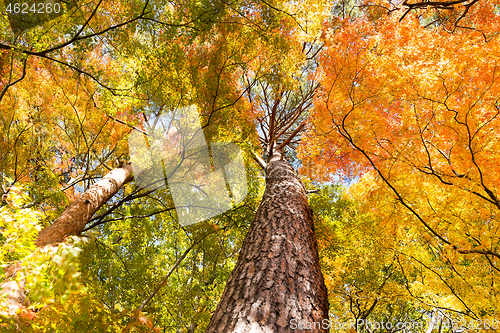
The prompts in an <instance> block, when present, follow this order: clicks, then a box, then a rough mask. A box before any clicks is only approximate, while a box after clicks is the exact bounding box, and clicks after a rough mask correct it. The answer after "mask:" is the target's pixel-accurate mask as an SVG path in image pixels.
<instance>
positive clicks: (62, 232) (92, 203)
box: [36, 164, 133, 247]
mask: <svg viewBox="0 0 500 333" xmlns="http://www.w3.org/2000/svg"><path fill="white" fill-rule="evenodd" d="M132 179H133V175H132V166H131V165H129V164H126V165H124V166H123V167H121V168H116V169H113V170H111V171H110V172H109V173H108V174H107V175H106V176H104V177H103V178H102V179H101V180H99V181H98V182H97V183H95V184H94V185H92V186H91V187H90V188H89V189H88V190H87V191H85V192H84V193H83V194H82V195H80V196H79V197H78V198H77V199H76V200H75V201H73V202H72V203H71V204H70V205H69V206H68V207H67V208H66V209H65V210H64V212H63V213H62V214H61V216H59V217H58V218H57V219H56V220H55V221H54V223H52V224H51V225H50V226H48V227H47V228H45V229H43V230H42V231H40V233H39V234H38V238H37V241H36V245H37V246H38V247H42V246H45V245H48V244H56V243H60V242H63V241H64V239H65V238H66V237H68V236H76V235H80V234H81V232H82V231H83V229H84V228H85V225H86V224H87V223H88V221H89V220H90V219H91V218H92V216H93V215H94V214H95V212H97V210H98V209H99V208H100V207H102V206H103V205H104V204H105V203H106V202H107V201H108V200H109V199H111V197H112V196H113V195H115V194H116V192H118V191H119V190H120V188H121V187H122V186H123V185H125V184H126V183H128V182H130V181H131V180H132Z"/></svg>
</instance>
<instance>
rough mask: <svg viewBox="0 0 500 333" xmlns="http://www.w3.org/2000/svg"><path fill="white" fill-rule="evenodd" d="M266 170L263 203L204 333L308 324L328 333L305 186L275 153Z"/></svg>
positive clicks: (271, 329) (294, 329)
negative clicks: (322, 324) (324, 321)
mask: <svg viewBox="0 0 500 333" xmlns="http://www.w3.org/2000/svg"><path fill="white" fill-rule="evenodd" d="M265 171H266V190H265V192H264V196H263V198H262V202H261V204H260V206H259V209H258V210H257V213H256V215H255V218H254V220H253V221H252V224H251V226H250V230H249V231H248V234H247V236H246V238H245V241H244V242H243V247H242V249H241V252H240V255H239V258H238V262H237V264H236V266H235V268H234V270H233V272H232V273H231V277H230V278H229V280H228V282H227V284H226V288H225V289H224V292H223V294H222V297H221V300H220V302H219V304H218V306H217V309H216V311H215V313H214V315H213V316H212V318H211V321H210V323H209V325H208V328H207V330H206V331H205V333H220V332H224V333H229V332H238V333H245V332H248V333H259V332H266V333H268V332H300V331H302V330H300V329H297V328H303V327H307V325H308V323H309V324H310V325H311V326H310V327H312V328H313V330H312V331H313V332H328V329H327V328H325V327H322V326H320V325H318V323H321V322H322V321H323V320H324V319H328V298H327V290H326V286H325V283H324V280H323V275H322V274H321V270H320V266H319V257H318V246H317V242H316V238H315V234H314V225H313V219H312V212H311V209H310V207H309V204H308V201H307V195H306V191H305V187H304V184H303V183H302V181H301V180H300V179H299V178H298V176H297V175H296V173H295V172H294V171H293V169H292V167H291V166H290V165H289V164H288V162H287V161H284V160H282V159H281V155H280V154H279V153H275V154H273V156H272V158H271V160H270V162H269V163H268V164H267V166H266V169H265ZM314 323H316V326H314V325H315V324H314ZM308 331H309V332H311V330H308Z"/></svg>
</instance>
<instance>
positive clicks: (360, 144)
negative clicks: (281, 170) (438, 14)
mask: <svg viewBox="0 0 500 333" xmlns="http://www.w3.org/2000/svg"><path fill="white" fill-rule="evenodd" d="M379 3H382V2H379ZM457 4H458V2H457ZM494 6H495V3H492V2H477V4H476V5H475V7H471V9H470V13H468V15H467V17H466V18H463V19H461V20H463V21H462V22H461V23H465V22H467V23H468V24H471V25H472V26H473V27H474V29H472V31H471V29H457V30H453V33H452V34H450V31H451V30H450V29H448V28H447V27H446V26H444V27H442V26H437V27H433V26H432V25H431V24H429V23H428V21H427V20H428V19H429V11H427V12H417V13H414V14H410V13H408V14H407V13H406V12H405V14H406V15H405V17H404V19H401V18H402V17H401V16H398V15H395V14H394V13H391V15H390V16H388V17H386V16H378V17H377V16H373V15H372V16H369V17H368V18H366V17H360V18H356V19H353V18H346V19H345V20H344V21H340V20H339V21H338V22H340V23H339V24H340V25H338V26H335V25H332V26H330V27H327V28H326V29H325V32H324V42H325V48H324V50H325V51H324V52H323V53H322V54H320V56H319V63H320V65H319V67H318V72H317V75H318V77H319V81H320V82H321V83H322V97H321V99H320V100H319V101H318V102H317V103H316V104H315V111H314V115H315V117H314V118H313V119H314V123H315V126H314V130H311V131H310V133H311V136H313V137H314V138H313V139H311V140H308V141H307V142H306V143H305V144H304V145H303V147H302V150H301V156H302V157H303V158H304V159H305V160H306V161H307V162H306V165H311V164H318V165H321V168H322V170H324V171H323V172H322V173H320V174H318V175H316V176H317V178H319V179H321V178H323V179H325V177H327V176H328V175H330V174H332V173H334V172H335V171H338V170H341V171H342V172H343V173H345V174H349V175H352V176H357V177H360V179H359V182H358V183H357V184H356V185H354V186H353V187H352V188H351V189H350V191H349V193H350V195H351V196H352V197H353V198H356V199H357V201H358V202H359V203H360V213H362V214H368V216H371V218H372V219H374V220H373V222H372V223H377V224H378V225H379V226H378V228H377V229H378V230H379V232H381V233H385V234H389V235H391V237H389V238H388V239H386V240H385V241H384V243H385V245H384V248H388V249H389V252H388V253H389V254H390V255H391V256H394V258H395V259H392V260H389V261H386V262H387V264H390V265H391V266H392V267H394V266H395V267H396V268H397V269H396V270H397V271H398V274H400V275H401V274H402V276H403V278H402V281H403V282H402V283H400V287H401V286H402V287H404V289H405V290H406V292H407V293H408V296H409V299H411V300H412V301H417V303H418V304H420V306H422V307H423V308H424V309H427V310H426V311H430V309H433V308H434V309H437V310H439V311H440V313H441V314H444V315H445V316H446V317H448V319H450V318H455V319H456V318H457V317H455V316H457V314H458V318H461V319H464V318H467V320H470V319H476V320H479V319H481V320H484V319H492V318H494V317H495V316H497V315H498V308H497V306H496V304H497V303H498V301H497V300H496V292H495V290H496V284H497V283H498V272H499V271H498V259H500V256H499V253H498V240H499V239H498V232H497V225H498V223H497V221H498V210H499V207H500V206H499V201H498V184H499V179H498V175H499V173H498V172H497V171H496V170H495V168H496V165H498V159H499V155H498V147H499V142H498V138H499V125H500V123H499V118H498V115H499V109H498V89H499V86H498V70H497V63H498V54H499V53H498V41H497V39H495V38H494V35H492V34H493V33H494V32H495V27H496V26H497V25H498V22H499V17H498V16H497V15H496V14H495V7H494ZM414 7H416V6H413V7H412V6H410V9H412V8H414ZM369 10H372V9H369ZM407 12H408V10H407ZM399 13H401V11H399ZM371 14H373V12H371ZM426 15H427V16H426ZM486 17H487V19H486V20H485V18H486ZM459 26H460V25H458V24H457V27H459ZM365 237H368V239H376V238H375V236H370V234H365ZM386 251H387V250H386ZM384 252H385V251H384ZM382 267H383V266H382ZM381 269H383V268H381ZM399 289H400V290H401V288H399ZM393 292H394V293H398V292H397V291H393ZM371 299H372V300H378V299H379V298H378V297H376V296H372V297H371ZM441 319H443V317H442V315H441ZM464 320H465V319H464ZM445 321H446V320H445Z"/></svg>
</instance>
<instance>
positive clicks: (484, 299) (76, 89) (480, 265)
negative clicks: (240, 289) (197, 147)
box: [0, 0, 500, 332]
mask: <svg viewBox="0 0 500 333" xmlns="http://www.w3.org/2000/svg"><path fill="white" fill-rule="evenodd" d="M30 1H31V0H30ZM30 1H27V2H26V3H28V4H29V6H28V12H29V13H26V14H25V15H24V16H23V15H21V14H22V13H16V12H15V10H14V5H15V3H14V2H13V1H10V0H5V1H4V3H3V4H1V8H2V13H3V16H2V19H1V20H0V82H1V83H0V196H1V198H2V199H1V203H0V258H1V261H0V264H1V267H0V273H1V281H2V291H3V292H4V293H5V294H6V296H4V298H3V299H2V301H1V302H0V327H2V330H5V331H11V332H16V331H23V332H24V331H26V332H39V331H43V332H45V331H47V332H70V331H71V332H115V331H116V332H204V331H205V329H206V328H207V327H208V326H209V322H210V318H211V317H212V314H213V313H214V312H215V311H216V307H217V304H218V303H219V299H220V298H221V295H222V293H223V290H224V287H225V285H226V281H227V279H228V278H229V276H230V273H231V271H232V270H233V268H234V267H235V265H237V259H238V253H239V250H240V249H241V248H242V243H243V240H244V238H245V235H246V234H247V232H248V231H249V230H250V229H251V228H250V225H251V222H252V220H253V219H254V216H255V214H256V212H258V206H259V202H260V201H261V198H262V197H263V195H264V193H265V192H264V191H265V190H266V189H265V177H268V178H269V175H266V174H265V173H264V172H263V170H262V168H264V169H265V167H266V163H269V161H270V160H271V158H272V157H273V156H274V155H273V154H275V153H276V152H280V156H281V159H286V160H288V161H289V162H290V165H291V166H292V167H294V168H296V169H297V170H299V176H300V178H301V179H302V182H303V183H304V184H305V187H306V189H307V190H308V191H307V192H308V193H307V196H308V199H309V205H310V207H311V208H312V216H313V220H314V232H315V235H316V238H317V246H318V250H319V262H320V265H321V271H322V273H323V276H324V280H325V284H326V287H327V289H328V301H329V318H325V319H329V320H330V322H329V325H330V327H329V328H330V330H331V331H345V332H353V331H357V332H385V331H390V329H389V328H388V327H387V326H386V327H381V325H380V323H383V322H384V323H388V322H391V323H392V324H394V326H396V324H397V323H403V324H404V325H412V327H408V326H406V327H405V329H407V330H408V331H410V330H411V331H414V332H431V331H432V332H444V331H447V329H450V331H451V329H453V331H457V330H458V329H460V327H462V329H465V330H466V331H473V330H479V331H481V330H482V331H485V332H486V331H488V330H489V329H496V328H497V327H498V326H499V325H500V323H499V321H500V316H499V315H500V309H499V308H498V305H497V304H499V303H500V301H499V300H498V283H499V282H500V281H499V277H500V248H499V246H500V234H499V226H500V224H499V216H500V215H499V212H500V193H499V190H500V189H499V184H500V171H499V170H498V166H499V165H500V120H499V119H500V117H499V115H500V105H499V101H498V99H499V97H498V96H499V95H500V81H499V77H500V69H499V68H498V66H499V63H500V45H499V39H498V31H500V16H499V14H500V11H499V7H498V5H500V2H499V1H485V0H446V1H420V0H417V1H406V0H405V1H400V0H397V1H392V0H391V1H388V0H352V1H349V0H345V1H344V0H342V1H333V2H324V1H317V0H301V1H281V0H273V1H270V0H265V1H264V0H262V1H254V0H245V1H237V2H230V1H208V0H201V1H180V0H177V1H162V0H134V1H107V0H79V1H70V2H59V1H55V2H54V3H57V4H59V5H60V9H61V11H62V12H61V13H57V15H56V13H52V14H51V13H46V14H43V15H42V14H39V13H34V12H30V11H29V8H31V7H30V6H31V4H33V3H34V2H33V1H31V2H30ZM45 4H46V3H45ZM16 8H17V7H16ZM46 8H47V7H44V10H46ZM54 8H55V7H54ZM189 105H195V106H196V107H197V110H198V111H199V121H200V126H201V129H202V131H203V135H204V136H205V138H206V141H207V142H228V143H232V144H235V145H237V146H238V147H239V148H241V151H242V156H243V159H244V162H245V172H246V179H247V188H248V191H247V195H246V197H245V199H244V200H243V201H242V202H241V203H239V204H238V205H236V206H234V207H233V208H232V209H230V210H228V211H226V212H224V213H222V214H219V215H217V216H215V217H213V218H210V219H208V220H206V221H203V222H200V223H195V224H192V225H183V224H181V223H180V222H179V216H178V215H177V212H176V209H175V203H174V201H175V200H174V197H173V196H172V193H171V192H170V191H169V189H168V188H167V189H166V190H161V189H158V190H153V189H148V188H144V187H142V186H140V184H138V183H137V182H135V181H134V180H133V179H132V175H130V174H127V178H126V179H125V180H124V181H123V183H120V184H118V185H117V186H115V188H114V189H113V191H112V193H111V192H110V193H111V194H110V195H109V198H108V197H106V199H105V200H104V202H103V203H102V204H99V205H96V206H95V211H92V212H91V213H90V215H89V214H87V215H89V216H86V215H85V217H79V219H80V220H81V221H80V225H79V229H78V231H76V232H75V233H74V234H72V235H73V236H71V237H67V238H66V240H65V241H64V242H62V243H59V244H52V245H48V246H41V243H40V242H39V243H37V237H38V236H39V233H40V231H41V230H44V229H46V228H47V227H48V226H50V225H53V224H55V223H56V222H57V221H58V220H60V219H61V218H62V217H63V216H64V214H63V212H66V211H65V210H66V209H67V207H68V206H69V205H70V204H71V203H73V205H75V202H78V200H80V201H81V202H80V203H81V204H82V205H84V206H85V205H86V204H88V203H87V201H86V200H87V198H88V195H89V189H91V188H92V186H94V185H95V184H98V181H100V180H102V179H103V177H104V179H105V178H106V175H109V174H110V172H113V170H116V169H117V168H122V167H123V166H126V165H127V163H128V162H129V161H130V156H131V154H130V147H129V141H128V140H129V138H130V136H131V133H132V132H136V133H145V135H146V134H147V132H148V130H149V129H150V128H151V123H152V122H155V123H156V121H155V119H157V117H160V116H165V115H166V114H168V113H169V112H171V111H172V110H176V109H179V108H182V107H186V106H189ZM211 154H212V153H211ZM211 156H212V155H211ZM211 158H212V160H213V161H215V158H214V157H213V156H212V157H211ZM163 167H164V170H166V168H167V167H166V166H163ZM170 186H171V185H170ZM273 186H277V188H279V187H280V186H279V184H278V185H273ZM284 186H285V185H284ZM94 188H95V187H94ZM86 195H87V196H86ZM235 201H236V200H235ZM81 216H84V214H83V215H81ZM69 220H71V218H70V219H69ZM46 230H47V229H46ZM42 233H43V232H42ZM257 234H258V233H257ZM49 243H50V242H49ZM262 243H263V242H262ZM37 244H38V246H37ZM43 245H45V243H43ZM261 246H262V247H263V248H265V245H264V244H261ZM283 248H285V247H283ZM283 251H285V250H283ZM305 269H307V268H305ZM345 323H349V325H348V327H344V326H345V325H344V326H342V325H341V324H345ZM351 323H354V326H352V325H351ZM286 324H287V325H288V326H287V327H288V328H287V329H291V325H292V324H291V323H286ZM377 324H378V326H377ZM335 325H340V326H335ZM495 325H496V326H495ZM341 326H342V327H341ZM393 331H395V330H393Z"/></svg>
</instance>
